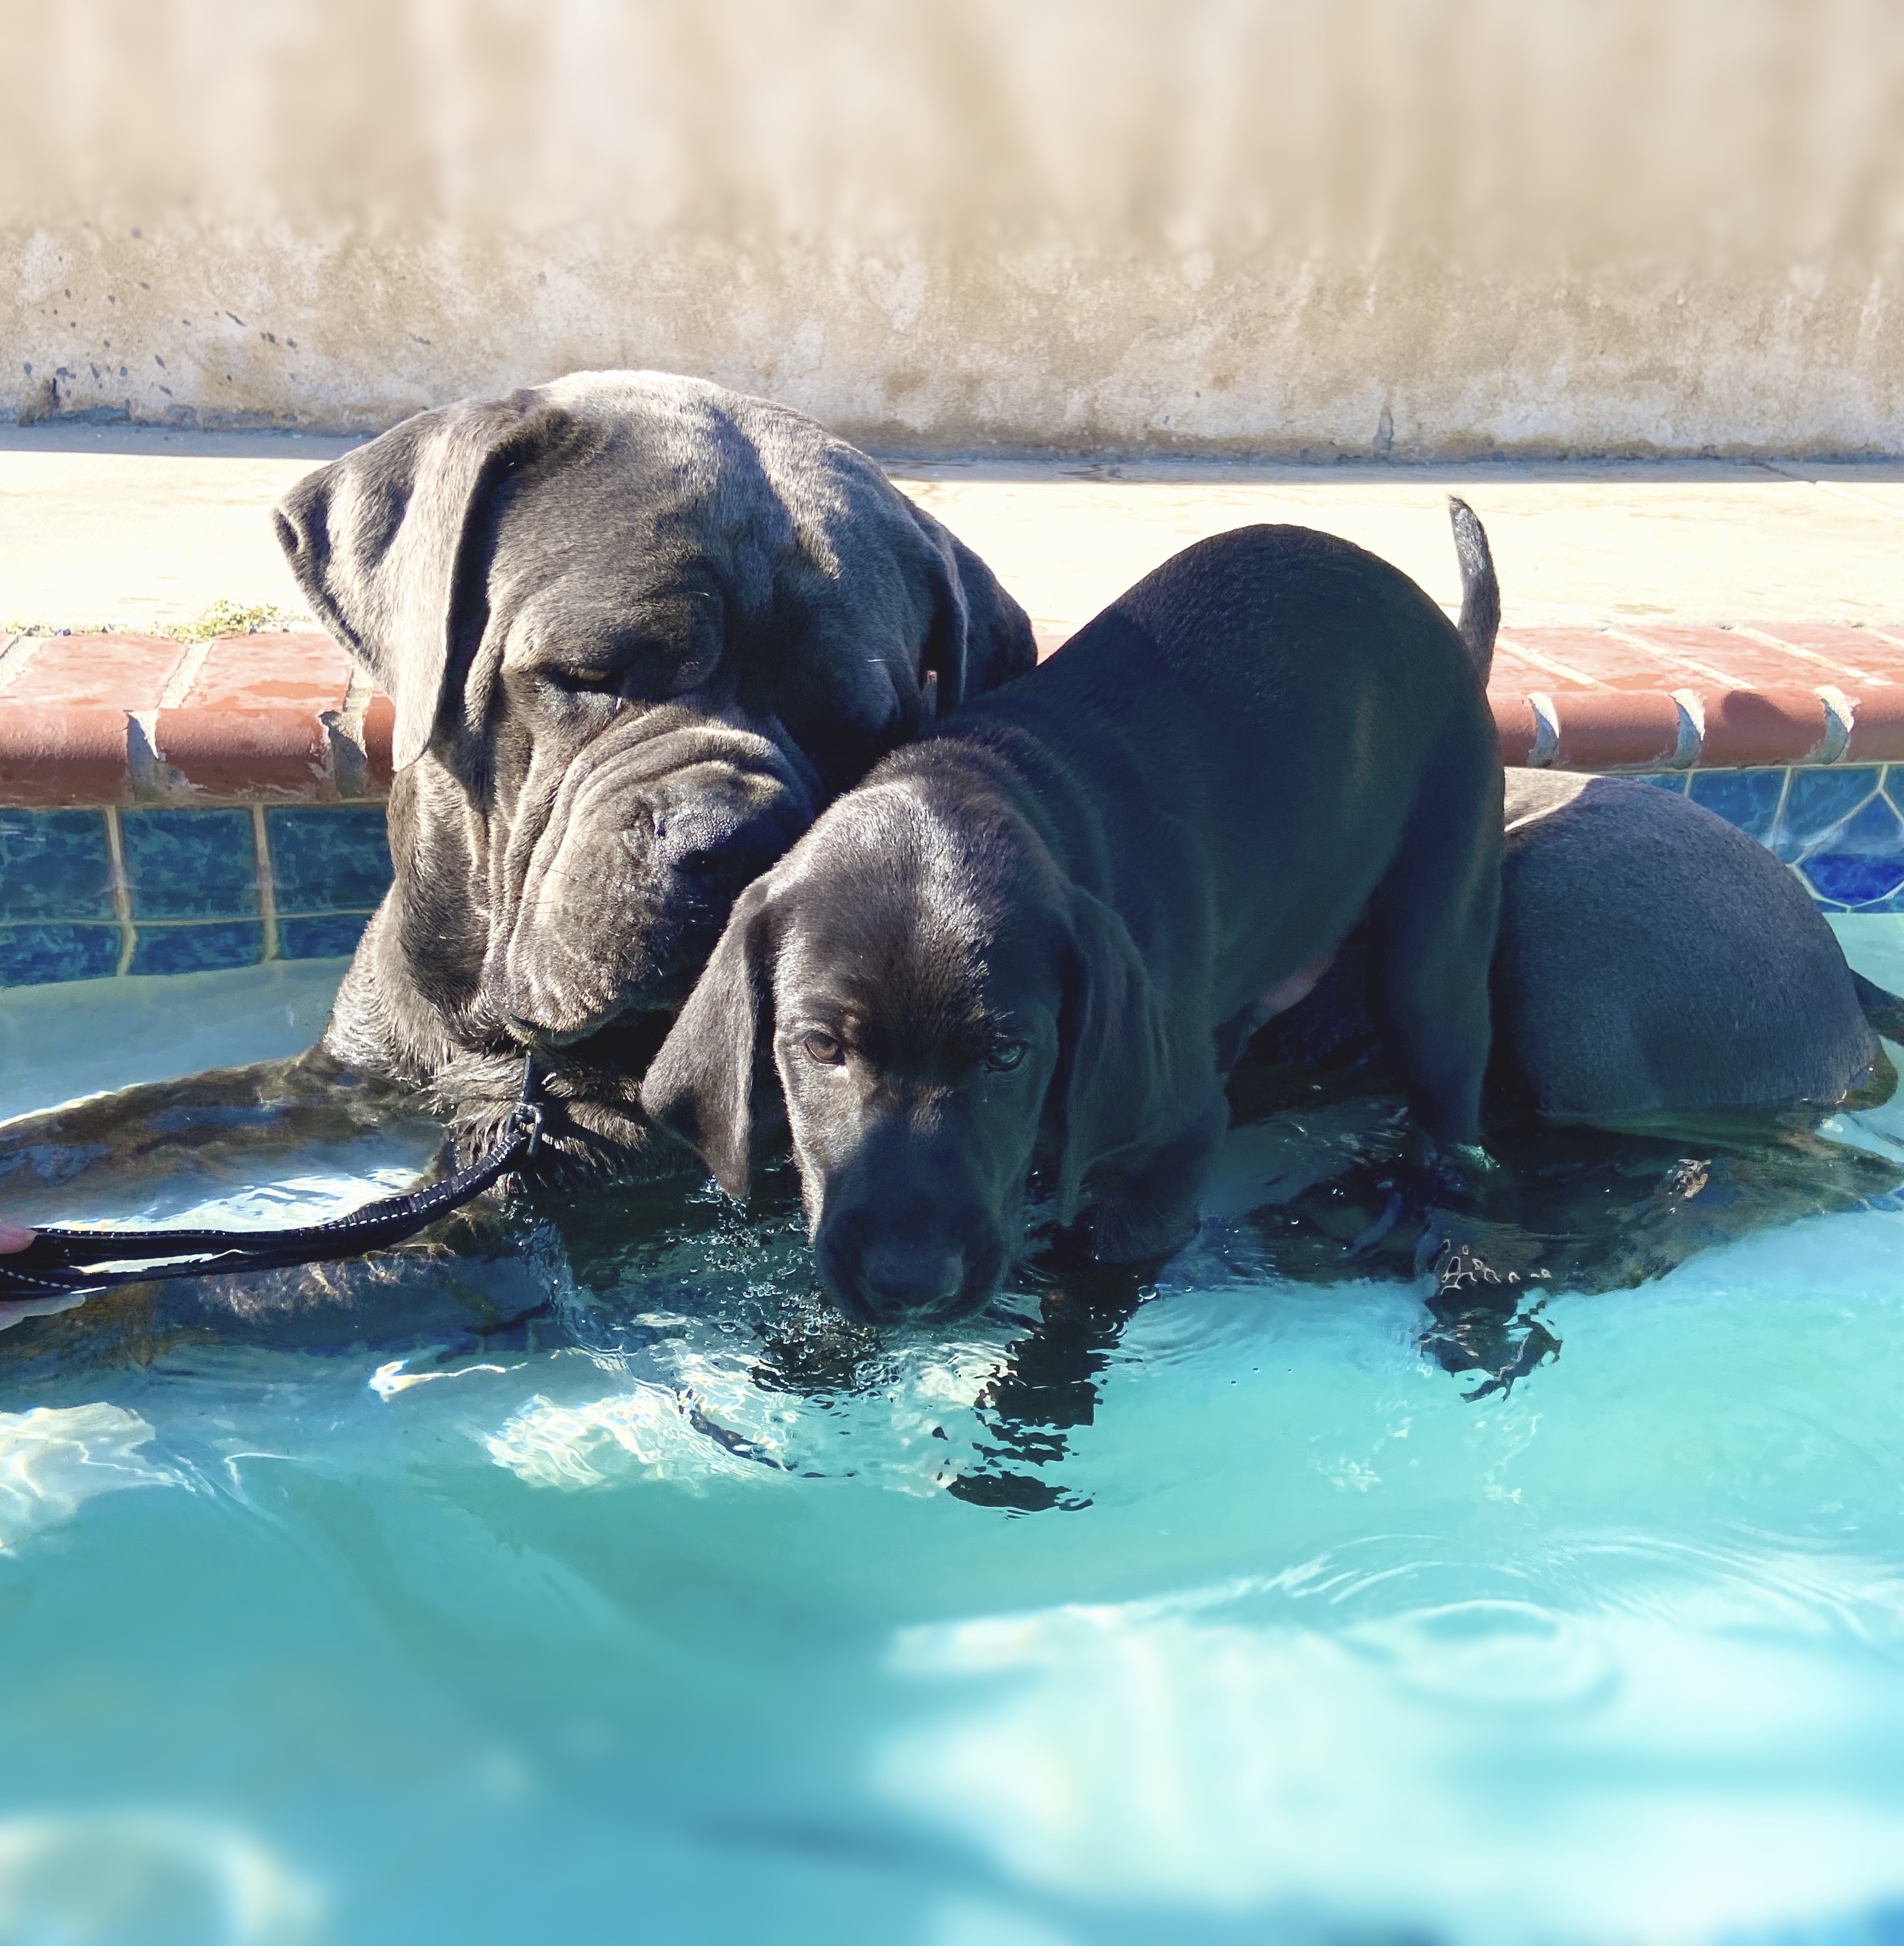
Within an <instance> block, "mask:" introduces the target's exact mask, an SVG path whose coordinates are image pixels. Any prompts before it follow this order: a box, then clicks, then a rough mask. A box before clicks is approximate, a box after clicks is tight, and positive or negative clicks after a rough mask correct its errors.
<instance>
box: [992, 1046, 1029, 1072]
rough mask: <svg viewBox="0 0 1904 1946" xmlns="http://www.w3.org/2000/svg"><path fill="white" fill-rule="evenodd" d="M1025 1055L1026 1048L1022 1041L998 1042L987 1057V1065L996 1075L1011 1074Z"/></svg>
mask: <svg viewBox="0 0 1904 1946" xmlns="http://www.w3.org/2000/svg"><path fill="white" fill-rule="evenodd" d="M1025 1054H1026V1046H1025V1043H1024V1042H1023V1041H1022V1040H1001V1041H997V1042H994V1043H993V1045H992V1051H991V1052H990V1053H989V1054H988V1055H986V1057H985V1064H986V1067H989V1068H990V1069H991V1070H992V1073H994V1074H1009V1073H1011V1070H1013V1069H1014V1067H1017V1065H1018V1064H1019V1063H1020V1061H1023V1059H1024V1058H1025Z"/></svg>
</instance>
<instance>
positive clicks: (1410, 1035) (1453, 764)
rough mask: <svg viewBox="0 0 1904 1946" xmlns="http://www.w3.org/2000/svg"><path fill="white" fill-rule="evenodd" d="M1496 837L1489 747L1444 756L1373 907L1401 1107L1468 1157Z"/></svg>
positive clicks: (1375, 955)
mask: <svg viewBox="0 0 1904 1946" xmlns="http://www.w3.org/2000/svg"><path fill="white" fill-rule="evenodd" d="M1479 734H1480V729H1479V725H1478V724H1467V723H1465V722H1464V724H1462V725H1461V727H1460V728H1459V729H1458V731H1457V732H1456V733H1455V735H1454V736H1451V738H1450V742H1455V741H1456V740H1459V741H1461V742H1462V743H1465V742H1467V741H1470V740H1474V739H1477V738H1478V736H1479ZM1489 734H1490V735H1491V734H1492V731H1491V730H1490V731H1489ZM1500 907H1501V771H1500V768H1499V763H1498V759H1497V758H1496V757H1495V753H1494V752H1493V751H1492V749H1490V750H1488V751H1486V752H1485V753H1483V752H1481V751H1480V750H1478V749H1464V748H1456V749H1450V750H1448V751H1446V752H1445V753H1443V755H1442V758H1441V760H1440V761H1438V762H1436V764H1434V765H1433V768H1431V770H1430V774H1429V775H1428V777H1427V780H1425V781H1424V783H1423V784H1422V786H1421V790H1420V792H1418V795H1417V796H1416V798H1415V804H1414V805H1413V807H1412V810H1411V812H1410V815H1409V823H1408V829H1407V830H1406V833H1405V835H1404V836H1403V842H1402V844H1401V846H1400V848H1399V850H1398V851H1397V852H1396V855H1395V857H1394V858H1393V860H1392V861H1391V862H1390V866H1389V868H1388V871H1387V875H1386V876H1384V879H1382V882H1381V885H1379V886H1378V887H1377V888H1376V891H1375V897H1373V898H1372V900H1370V901H1369V970H1370V974H1371V981H1370V984H1371V987H1372V999H1373V1000H1374V1002H1375V1018H1376V1021H1377V1022H1378V1024H1379V1025H1380V1027H1381V1030H1382V1033H1383V1036H1384V1039H1385V1040H1386V1041H1387V1044H1388V1046H1389V1049H1390V1052H1391V1053H1392V1055H1393V1057H1394V1058H1395V1060H1396V1062H1397V1064H1399V1067H1400V1068H1401V1070H1402V1079H1403V1084H1404V1085H1405V1086H1406V1089H1407V1091H1408V1099H1409V1109H1410V1110H1411V1111H1412V1113H1413V1114H1414V1117H1415V1120H1416V1122H1417V1123H1418V1125H1419V1126H1420V1127H1421V1129H1422V1130H1423V1131H1424V1132H1425V1133H1426V1134H1427V1136H1428V1137H1429V1138H1430V1140H1431V1141H1433V1142H1434V1143H1436V1144H1437V1145H1438V1146H1440V1148H1443V1149H1454V1150H1462V1149H1467V1150H1474V1149H1477V1148H1479V1146H1480V1140H1481V1083H1482V1080H1483V1076H1484V1075H1485V1073H1486V1068H1487V1060H1488V1047H1489V1039H1490V1033H1491V1023H1490V1021H1489V999H1488V969H1489V963H1490V962H1491V961H1492V958H1493V955H1494V935H1495V925H1496V923H1497V922H1498V918H1499V915H1500Z"/></svg>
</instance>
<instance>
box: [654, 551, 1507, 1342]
mask: <svg viewBox="0 0 1904 1946" xmlns="http://www.w3.org/2000/svg"><path fill="white" fill-rule="evenodd" d="M1469 565H1470V564H1469V561H1468V559H1467V556H1466V555H1465V554H1464V576H1466V575H1467V572H1468V570H1469ZM1475 592H1476V594H1477V595H1478V593H1479V591H1478V590H1477V591H1475ZM1472 605H1474V604H1473V603H1472V602H1470V606H1472ZM1470 619H1471V618H1470ZM1490 626H1491V625H1490ZM1500 857H1501V761H1500V757H1499V754H1498V749H1497V746H1496V741H1495V729H1494V724H1493V721H1492V718H1491V717H1490V715H1489V713H1488V710H1487V707H1486V701H1485V700H1484V698H1483V695H1482V692H1481V690H1480V686H1479V685H1478V684H1477V683H1476V682H1475V681H1474V678H1473V674H1472V672H1471V670H1470V668H1469V666H1468V659H1467V650H1466V648H1465V647H1464V644H1463V641H1462V638H1461V635H1459V634H1458V633H1457V632H1456V630H1455V628H1454V627H1453V626H1452V625H1451V624H1450V623H1449V621H1448V619H1447V618H1446V616H1443V613H1441V611H1440V610H1439V609H1438V608H1437V607H1435V605H1434V604H1433V602H1431V601H1430V600H1429V599H1428V598H1427V595H1424V593H1423V592H1421V589H1420V588H1418V587H1416V586H1415V584H1414V583H1413V582H1412V581H1410V580H1409V579H1408V578H1407V577H1406V576H1405V575H1403V574H1402V573H1400V572H1399V571H1398V570H1396V569H1395V568H1393V567H1390V566H1389V565H1388V564H1386V563H1385V562H1383V561H1379V560H1378V559H1377V558H1375V556H1374V555H1372V554H1367V553H1365V552H1364V551H1362V549H1361V548H1357V547H1354V546H1353V545H1350V543H1349V542H1346V541H1342V540H1338V539H1334V538H1333V537H1332V536H1327V535H1324V534H1319V533H1311V532H1310V531H1309V530H1306V529H1303V528H1299V527H1245V528H1242V529H1239V530H1236V532H1234V533H1227V534H1224V535H1220V536H1217V538H1215V539H1211V540H1208V541H1204V542H1199V543H1198V544H1197V545H1195V546H1193V547H1191V548H1187V549H1186V550H1185V551H1183V552H1182V553H1181V554H1177V556H1175V557H1174V558H1173V559H1172V560H1171V561H1168V562H1167V563H1166V564H1165V565H1164V566H1163V567H1161V568H1159V569H1158V570H1156V573H1153V574H1151V575H1149V576H1146V578H1145V579H1143V580H1142V581H1140V582H1138V584H1137V585H1136V586H1135V587H1134V588H1131V590H1130V591H1129V592H1128V593H1126V594H1125V595H1122V597H1120V598H1119V599H1118V600H1117V601H1115V602H1113V603H1112V604H1111V605H1110V607H1109V608H1107V609H1106V610H1105V611H1104V612H1103V613H1102V614H1101V615H1100V616H1098V617H1097V619H1096V620H1094V622H1091V624H1090V625H1088V627H1087V628H1085V629H1084V630H1083V631H1082V632H1081V633H1080V634H1079V635H1076V636H1075V637H1074V638H1072V641H1070V642H1069V643H1068V644H1066V647H1064V648H1063V649H1062V650H1060V651H1059V653H1057V655H1056V656H1054V657H1053V658H1052V659H1051V660H1050V661H1048V662H1047V663H1045V665H1044V666H1042V667H1041V669H1038V671H1037V672H1036V673H1035V675H1031V676H1029V677H1027V678H1025V679H1024V680H1023V681H1022V682H1020V683H1018V684H1015V685H1014V687H1011V689H1009V690H1006V691H1004V692H1003V693H1000V694H998V695H996V696H992V697H986V698H985V699H983V700H982V701H981V702H980V703H977V705H975V706H973V707H971V709H968V710H967V712H965V713H964V715H962V716H961V717H959V718H955V719H954V720H952V721H950V722H949V723H947V724H943V725H941V726H940V727H938V728H937V730H936V731H934V732H933V734H931V735H930V737H927V739H926V740H924V741H923V742H921V743H917V744H915V745H913V746H911V747H910V748H909V749H904V750H902V751H900V752H896V754H895V755H893V756H892V757H890V758H887V760H886V761H885V762H884V764H881V766H880V768H878V770H876V771H874V772H873V773H872V775H871V776H870V777H869V779H868V780H867V781H866V783H864V784H863V785H862V786H860V787H859V789H857V790H856V791H854V792H851V793H850V794H849V795H847V796H845V797H844V798H841V799H840V800H839V801H838V802H837V803H836V804H835V805H834V806H833V807H832V809H831V810H830V811H829V812H828V813H827V814H826V815H825V817H822V819H821V820H820V821H819V823H818V824H817V825H816V826H815V827H814V829H813V830H812V831H811V832H810V833H809V834H808V835H807V837H806V838H804V839H803V840H802V841H801V843H800V844H799V845H798V846H796V847H795V849H794V851H792V853H791V854H789V855H788V857H787V858H786V859H785V860H783V861H782V863H780V864H779V865H778V866H776V867H775V868H774V869H773V870H771V871H770V872H769V873H767V874H766V875H765V876H764V877H763V878H762V879H760V880H759V881H758V882H756V883H755V885H751V886H750V887H749V888H748V891H746V892H745V894H743V895H742V898H741V899H740V900H739V903H737V904H736V907H735V908H734V913H733V918H732V919H730V922H729V923H728V926H727V931H725V933H724V934H723V935H722V937H721V943H720V944H719V945H718V946H717V947H716V949H715V950H714V955H713V957H712V959H711V960H710V961H709V962H708V968H707V971H705V973H704V974H703V975H702V978H701V981H700V982H699V984H698V985H697V986H696V988H695V990H694V992H693V994H692V996H690V999H689V1000H688V1002H687V1005H686V1006H685V1007H684V1009H682V1011H681V1014H680V1018H679V1019H678V1020H677V1022H676V1023H675V1025H674V1029H673V1030H672V1031H671V1033H670V1034H669V1036H668V1039H667V1041H666V1042H665V1045H664V1046H663V1047H662V1050H661V1052H660V1053H659V1055H658V1056H657V1057H656V1061H655V1062H654V1064H653V1067H651V1068H650V1070H649V1073H648V1076H647V1080H646V1083H644V1085H643V1091H642V1101H643V1105H644V1107H646V1109H647V1110H648V1112H649V1113H650V1114H651V1115H652V1116H653V1117H654V1118H655V1119H656V1120H657V1121H659V1122H660V1123H662V1124H663V1125H664V1126H667V1127H668V1128H670V1129H673V1130H674V1132H676V1133H677V1134H679V1135H681V1136H682V1137H684V1138H685V1139H686V1140H687V1141H689V1142H690V1144H693V1146H694V1147H695V1148H696V1149H697V1150H699V1152H700V1153H701V1154H702V1155H703V1156H704V1157H705V1158H706V1159H707V1160H708V1162H709V1163H711V1166H712V1167H713V1169H714V1172H715V1174H716V1175H717V1176H718V1177H719V1178H720V1179H721V1182H722V1183H723V1185H724V1186H725V1187H726V1188H728V1189H729V1190H730V1191H733V1192H735V1193H736V1194H738V1193H740V1192H742V1191H744V1190H745V1186H746V1183H747V1180H748V1156H749V1148H750V1141H751V1125H752V1121H753V1115H752V1110H751V1098H752V1095H753V1092H754V1090H755V1085H756V1080H757V1067H758V1064H759V1057H760V1055H761V1053H762V1052H763V1051H764V1050H765V1049H768V1048H770V1049H771V1053H772V1061H773V1067H774V1068H775V1069H776V1070H777V1072H778V1075H779V1082H780V1087H781V1092H782V1097H783V1098H784V1101H785V1107H786V1112H787V1114H788V1119H789V1121H790V1123H791V1128H792V1146H793V1150H794V1154H795V1157H796V1159H797V1160H798V1164H799V1167H800V1172H801V1183H802V1188H803V1192H804V1197H805V1200H806V1203H807V1212H808V1216H809V1220H810V1225H811V1227H812V1230H813V1246H814V1254H815V1258H816V1262H817V1265H818V1266H819V1271H820V1274H821V1276H822V1280H824V1282H825V1284H826V1286H827V1287H828V1289H829V1291H830V1292H831V1293H832V1295H833V1296H834V1297H835V1299H836V1300H837V1301H838V1302H840V1303H841V1305H842V1306H843V1307H844V1308H847V1310H849V1311H852V1312H853V1313H856V1314H859V1315H861V1316H864V1317H891V1316H893V1315H895V1314H901V1313H906V1312H915V1313H925V1314H932V1315H946V1314H951V1313H953V1312H955V1311H958V1310H961V1309H963V1308H968V1307H970V1306H971V1305H975V1304H978V1303H980V1302H983V1301H984V1300H985V1299H986V1298H987V1297H989V1296H990V1295H991V1293H992V1292H993V1291H994V1290H995V1289H996V1288H997V1287H998V1283H999V1281H1000V1280H1001V1278H1002V1277H1003V1276H1004V1274H1005V1273H1006V1271H1007V1270H1008V1268H1009V1267H1010V1265H1011V1262H1012V1261H1013V1259H1014V1257H1016V1256H1017V1255H1018V1253H1019V1252H1020V1248H1021V1246H1022V1243H1023V1233H1024V1228H1025V1215H1026V1199H1027V1188H1028V1183H1029V1179H1030V1177H1031V1175H1032V1171H1033V1169H1034V1167H1035V1166H1036V1165H1037V1164H1038V1163H1040V1162H1048V1163H1049V1164H1050V1165H1051V1169H1052V1171H1053V1173H1054V1178H1055V1183H1056V1188H1057V1203H1058V1211H1059V1215H1060V1221H1063V1222H1069V1221H1071V1220H1072V1217H1073V1216H1074V1215H1075V1213H1076V1212H1077V1211H1078V1210H1079V1208H1080V1207H1081V1206H1082V1205H1084V1204H1085V1203H1089V1204H1090V1205H1091V1206H1092V1207H1091V1217H1092V1231H1091V1235H1092V1243H1093V1247H1094V1252H1095V1253H1096V1255H1097V1256H1098V1257H1099V1259H1101V1260H1103V1261H1105V1262H1132V1261H1136V1260H1140V1259H1155V1258H1157V1257H1160V1256H1163V1255H1165V1254H1166V1253H1168V1252H1170V1251H1171V1250H1174V1249H1176V1248H1177V1246H1179V1245H1180V1244H1181V1243H1183V1241H1184V1240H1185V1238H1186V1237H1187V1234H1189V1233H1190V1231H1191V1230H1192V1228H1193V1227H1194V1223H1195V1216H1196V1197H1197V1191H1198V1189H1199V1185H1200V1183H1201V1181H1202V1177H1203V1175H1204V1172H1205V1168H1206V1166H1207V1165H1208V1162H1209V1160H1210V1159H1211V1156H1212V1155H1213V1154H1214V1151H1215V1150H1216V1149H1217V1146H1218V1145H1219V1144H1220V1142H1221V1141H1222V1139H1223V1137H1224V1132H1225V1130H1226V1129H1227V1125H1228V1119H1229V1117H1228V1111H1227V1106H1226V1104H1225V1101H1224V1092H1223V1070H1224V1068H1225V1067H1227V1065H1228V1064H1229V1063H1230V1061H1233V1059H1234V1058H1235V1057H1236V1054H1237V1053H1239V1052H1240V1051H1241V1049H1242V1046H1243V1043H1244V1042H1245V1040H1246V1039H1247V1038H1248V1034H1249V1033H1250V1031H1251V1029H1252V1028H1253V1027H1254V1026H1255V1025H1257V1024H1258V1023H1259V1022H1260V1021H1262V1020H1263V1019H1264V1018H1266V1016H1267V1015H1268V1014H1270V1013H1273V1012H1276V1011H1277V1010H1278V1009H1281V1008H1283V1007H1286V1006H1288V1005H1290V1004H1291V1003H1292V1002H1294V1001H1295V999H1298V998H1299V997H1300V996H1301V994H1302V993H1304V992H1306V991H1307V989H1308V987H1310V985H1311V984H1313V982H1314V981H1315V980H1316V978H1317V977H1318V975H1319V973H1320V972H1321V971H1322V969H1323V968H1325V967H1326V965H1328V962H1329V960H1330V959H1331V957H1332V956H1333V954H1334V953H1335V951H1336V950H1337V949H1338V947H1340V946H1341V944H1342V942H1343V941H1344V938H1345V937H1347V934H1348V933H1349V932H1350V930H1351V929H1352V928H1353V927H1354V926H1355V925H1356V924H1357V923H1358V922H1359V920H1361V919H1362V916H1363V915H1364V914H1365V913H1366V915H1367V916H1368V922H1369V931H1370V936H1371V939H1372V949H1371V950H1372V964H1373V965H1374V966H1375V969H1376V970H1375V992H1376V995H1377V1005H1378V1009H1379V1011H1380V1014H1381V1021H1382V1025H1383V1029H1384V1033H1385V1036H1386V1037H1387V1041H1388V1044H1389V1046H1390V1048H1391V1049H1392V1050H1393V1052H1394V1054H1395V1056H1396V1059H1397V1060H1398V1061H1399V1063H1400V1064H1401V1067H1402V1069H1403V1072H1404V1073H1405V1075H1406V1082H1407V1089H1408V1095H1409V1103H1410V1105H1411V1107H1412V1110H1413V1111H1414V1114H1415V1118H1416V1120H1417V1123H1418V1126H1419V1127H1420V1129H1421V1130H1422V1131H1423V1132H1425V1134H1426V1135H1427V1136H1428V1137H1429V1138H1432V1141H1433V1144H1436V1145H1437V1147H1438V1148H1439V1149H1440V1151H1443V1152H1444V1153H1445V1152H1446V1151H1471V1150H1473V1149H1474V1148H1475V1147H1476V1145H1477V1144H1478V1143H1479V1141H1480V1120H1479V1117H1480V1096H1481V1088H1482V1081H1483V1072H1484V1070H1485V1068H1486V1061H1487V1053H1488V1034H1489V1026H1488V1001H1487V968H1488V962H1489V956H1490V954H1491V953H1492V949H1493V945H1494V934H1495V912H1496V907H1497V903H1498V896H1499V890H1500Z"/></svg>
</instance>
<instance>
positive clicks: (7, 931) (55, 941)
mask: <svg viewBox="0 0 1904 1946" xmlns="http://www.w3.org/2000/svg"><path fill="white" fill-rule="evenodd" d="M117 971H119V928H118V927H117V926H116V925H0V987H38V986H42V985H45V984H49V983H50V982H51V981H55V980H103V979H104V978H106V975H108V974H111V973H116V972H117Z"/></svg>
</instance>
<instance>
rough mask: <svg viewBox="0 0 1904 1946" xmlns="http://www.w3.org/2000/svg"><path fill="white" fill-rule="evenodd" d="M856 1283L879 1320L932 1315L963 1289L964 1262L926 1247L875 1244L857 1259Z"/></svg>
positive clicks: (955, 1253)
mask: <svg viewBox="0 0 1904 1946" xmlns="http://www.w3.org/2000/svg"><path fill="white" fill-rule="evenodd" d="M856 1282H857V1283H858V1285H859V1290H860V1291H861V1292H862V1293H863V1295H864V1296H865V1298H866V1301H867V1302H868V1303H869V1305H871V1306H872V1308H873V1310H874V1311H875V1312H877V1313H878V1314H879V1315H880V1316H881V1317H897V1316H899V1315H900V1314H901V1313H903V1312H906V1311H934V1310H937V1309H938V1308H940V1306H941V1305H948V1304H950V1303H951V1302H952V1301H953V1300H954V1299H955V1298H956V1297H957V1296H958V1294H959V1293H960V1292H961V1290H964V1287H965V1259H964V1256H963V1255H962V1254H961V1253H959V1252H958V1251H957V1250H943V1249H936V1248H933V1247H932V1246H930V1245H927V1246H912V1245H910V1244H904V1243H881V1244H875V1246H873V1247H872V1249H869V1250H868V1251H867V1252H866V1255H865V1256H863V1258H861V1259H860V1261H859V1277H858V1278H857V1279H856Z"/></svg>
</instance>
